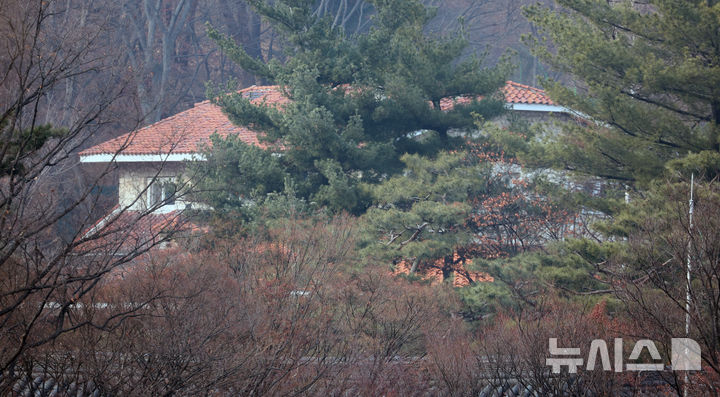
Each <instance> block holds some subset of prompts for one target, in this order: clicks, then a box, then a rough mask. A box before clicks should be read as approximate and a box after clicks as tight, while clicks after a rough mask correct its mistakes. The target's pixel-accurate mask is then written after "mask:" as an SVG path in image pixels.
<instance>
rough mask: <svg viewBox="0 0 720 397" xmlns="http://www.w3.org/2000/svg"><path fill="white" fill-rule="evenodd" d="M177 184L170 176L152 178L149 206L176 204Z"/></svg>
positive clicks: (149, 190) (149, 189)
mask: <svg viewBox="0 0 720 397" xmlns="http://www.w3.org/2000/svg"><path fill="white" fill-rule="evenodd" d="M176 192H177V185H176V184H175V182H174V181H173V180H172V179H170V178H153V179H150V187H149V188H148V207H154V206H158V205H174V204H175V193H176Z"/></svg>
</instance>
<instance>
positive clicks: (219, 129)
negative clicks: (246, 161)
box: [80, 86, 288, 156]
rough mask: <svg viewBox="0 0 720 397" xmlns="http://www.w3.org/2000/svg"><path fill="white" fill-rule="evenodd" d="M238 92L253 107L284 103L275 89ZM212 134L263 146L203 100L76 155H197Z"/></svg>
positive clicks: (284, 100) (271, 87)
mask: <svg viewBox="0 0 720 397" xmlns="http://www.w3.org/2000/svg"><path fill="white" fill-rule="evenodd" d="M240 93H241V94H242V95H243V96H245V97H246V98H250V100H251V102H253V103H255V104H262V103H265V104H269V105H274V106H278V105H282V104H284V103H287V102H288V99H287V98H285V97H284V96H283V95H282V93H281V92H280V90H278V89H277V86H252V87H248V88H245V89H243V90H241V91H240ZM213 133H217V134H218V135H220V136H222V137H225V136H228V135H230V134H235V135H238V136H239V137H240V139H241V140H242V141H243V142H245V143H247V144H250V145H258V146H264V145H263V144H262V143H260V141H259V140H258V133H257V132H255V131H252V130H251V129H249V128H246V127H239V126H236V125H234V124H233V123H232V122H230V120H229V119H228V117H227V116H226V115H225V114H224V113H223V112H222V110H221V109H220V107H219V106H217V105H215V104H213V103H211V102H210V101H203V102H200V103H196V104H195V106H194V107H192V108H190V109H188V110H185V111H183V112H180V113H178V114H176V115H174V116H170V117H168V118H166V119H163V120H160V121H158V122H157V123H154V124H151V125H149V126H147V127H143V128H140V129H139V130H136V131H133V132H130V133H128V134H125V135H122V136H119V137H117V138H115V139H111V140H109V141H106V142H103V143H101V144H99V145H96V146H93V147H90V148H88V149H85V150H83V151H82V152H80V155H81V156H87V155H93V154H114V153H117V152H118V151H120V149H122V152H121V153H122V154H123V155H141V154H166V153H198V152H199V151H200V149H201V148H202V146H203V145H204V144H207V143H209V138H210V136H211V135H212V134H213Z"/></svg>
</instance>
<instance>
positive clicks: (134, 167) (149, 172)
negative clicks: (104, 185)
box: [118, 163, 186, 211]
mask: <svg viewBox="0 0 720 397" xmlns="http://www.w3.org/2000/svg"><path fill="white" fill-rule="evenodd" d="M184 168H185V167H184V164H182V163H165V164H158V163H134V164H122V166H121V167H120V169H119V177H118V204H119V205H120V208H125V207H128V208H129V209H130V210H137V211H140V210H145V209H147V206H148V197H149V196H148V184H149V183H150V182H152V181H153V180H158V179H169V180H173V181H175V180H177V181H180V180H182V173H183V171H184ZM178 185H180V184H178ZM179 195H180V196H182V192H180V194H179ZM184 204H186V202H185V201H183V199H182V198H181V197H179V198H178V199H176V202H175V207H177V208H183V207H184Z"/></svg>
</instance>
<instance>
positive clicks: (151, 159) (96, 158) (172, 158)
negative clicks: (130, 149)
mask: <svg viewBox="0 0 720 397" xmlns="http://www.w3.org/2000/svg"><path fill="white" fill-rule="evenodd" d="M191 160H198V161H203V160H205V156H203V155H202V154H200V153H169V154H122V153H120V154H88V155H81V156H80V162H81V163H110V162H116V163H163V162H180V161H191Z"/></svg>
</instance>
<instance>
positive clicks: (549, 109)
mask: <svg viewBox="0 0 720 397" xmlns="http://www.w3.org/2000/svg"><path fill="white" fill-rule="evenodd" d="M505 108H506V109H509V110H518V111H526V112H545V113H567V114H570V115H573V116H577V117H580V118H583V119H585V120H591V118H590V116H588V115H586V114H585V113H582V112H578V111H576V110H572V109H568V108H566V107H565V106H557V105H543V104H539V103H506V104H505Z"/></svg>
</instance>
